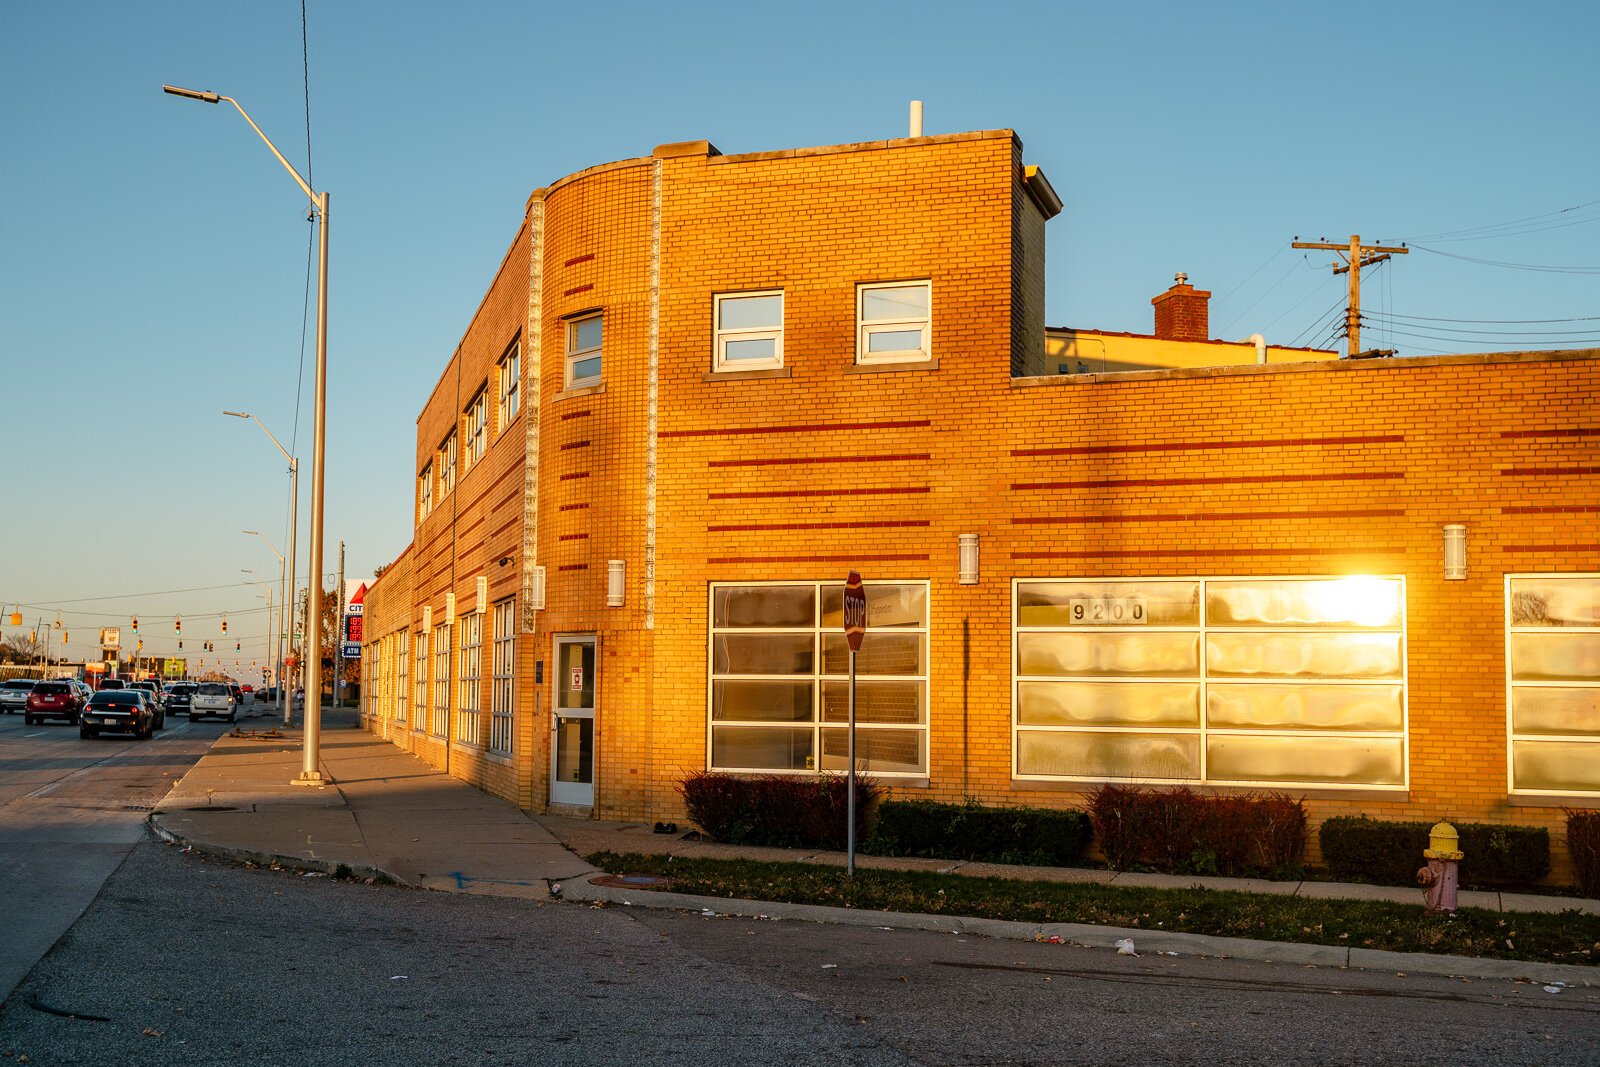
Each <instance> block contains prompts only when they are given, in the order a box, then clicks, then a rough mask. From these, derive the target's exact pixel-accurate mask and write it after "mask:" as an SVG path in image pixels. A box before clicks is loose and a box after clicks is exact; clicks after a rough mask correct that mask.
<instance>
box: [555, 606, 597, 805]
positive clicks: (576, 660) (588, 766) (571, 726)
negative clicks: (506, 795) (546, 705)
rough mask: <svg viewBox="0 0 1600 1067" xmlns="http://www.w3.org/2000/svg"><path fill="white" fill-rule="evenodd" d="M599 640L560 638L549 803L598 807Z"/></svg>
mask: <svg viewBox="0 0 1600 1067" xmlns="http://www.w3.org/2000/svg"><path fill="white" fill-rule="evenodd" d="M594 651H595V639H594V637H593V636H588V637H557V638H556V650H555V664H556V676H555V685H553V686H551V687H550V692H551V694H552V696H553V698H554V700H555V707H554V708H553V709H552V714H551V717H550V727H551V730H552V731H553V733H552V736H551V739H550V803H552V804H577V805H580V806H583V807H593V806H594V694H595V690H596V689H597V685H596V682H597V681H598V679H597V678H596V677H595V666H596V663H597V661H596V658H595V654H594Z"/></svg>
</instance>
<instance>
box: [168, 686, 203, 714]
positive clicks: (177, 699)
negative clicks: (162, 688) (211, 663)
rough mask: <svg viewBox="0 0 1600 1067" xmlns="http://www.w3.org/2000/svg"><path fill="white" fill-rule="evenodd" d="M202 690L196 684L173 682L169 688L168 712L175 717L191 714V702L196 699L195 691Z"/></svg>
mask: <svg viewBox="0 0 1600 1067" xmlns="http://www.w3.org/2000/svg"><path fill="white" fill-rule="evenodd" d="M198 688H200V686H199V685H198V684H197V683H195V682H173V683H172V684H171V685H169V686H167V692H166V705H167V710H168V711H170V712H172V714H173V715H174V716H177V715H187V714H188V713H189V701H190V700H192V699H194V691H195V690H196V689H198Z"/></svg>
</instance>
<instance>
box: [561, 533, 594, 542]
mask: <svg viewBox="0 0 1600 1067" xmlns="http://www.w3.org/2000/svg"><path fill="white" fill-rule="evenodd" d="M588 539H589V535H588V534H586V533H575V534H562V535H561V536H560V537H558V538H556V540H557V541H587V540H588Z"/></svg>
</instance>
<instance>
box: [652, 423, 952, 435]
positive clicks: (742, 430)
mask: <svg viewBox="0 0 1600 1067" xmlns="http://www.w3.org/2000/svg"><path fill="white" fill-rule="evenodd" d="M932 425H933V420H932V419H906V420H903V421H898V422H819V423H813V424H811V425H807V426H737V427H729V428H726V429H721V430H662V431H661V432H660V433H658V434H656V436H657V437H739V436H743V435H747V434H762V433H821V432H823V431H825V430H905V429H914V428H916V427H919V426H932Z"/></svg>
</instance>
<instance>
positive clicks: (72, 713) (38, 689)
mask: <svg viewBox="0 0 1600 1067" xmlns="http://www.w3.org/2000/svg"><path fill="white" fill-rule="evenodd" d="M85 703H87V701H86V700H85V699H84V697H83V695H82V694H81V693H79V692H78V690H77V689H75V688H74V687H73V685H72V683H71V682H69V681H67V680H66V679H65V678H51V679H47V680H46V681H42V682H37V683H35V684H34V687H33V691H32V692H30V693H29V694H28V705H27V708H26V709H25V710H24V712H23V717H22V718H23V722H25V723H27V725H29V726H32V725H33V724H34V723H36V722H44V721H45V720H46V719H65V720H67V722H68V723H69V724H71V725H74V726H76V725H77V723H78V713H79V712H81V711H82V710H83V707H84V704H85Z"/></svg>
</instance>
